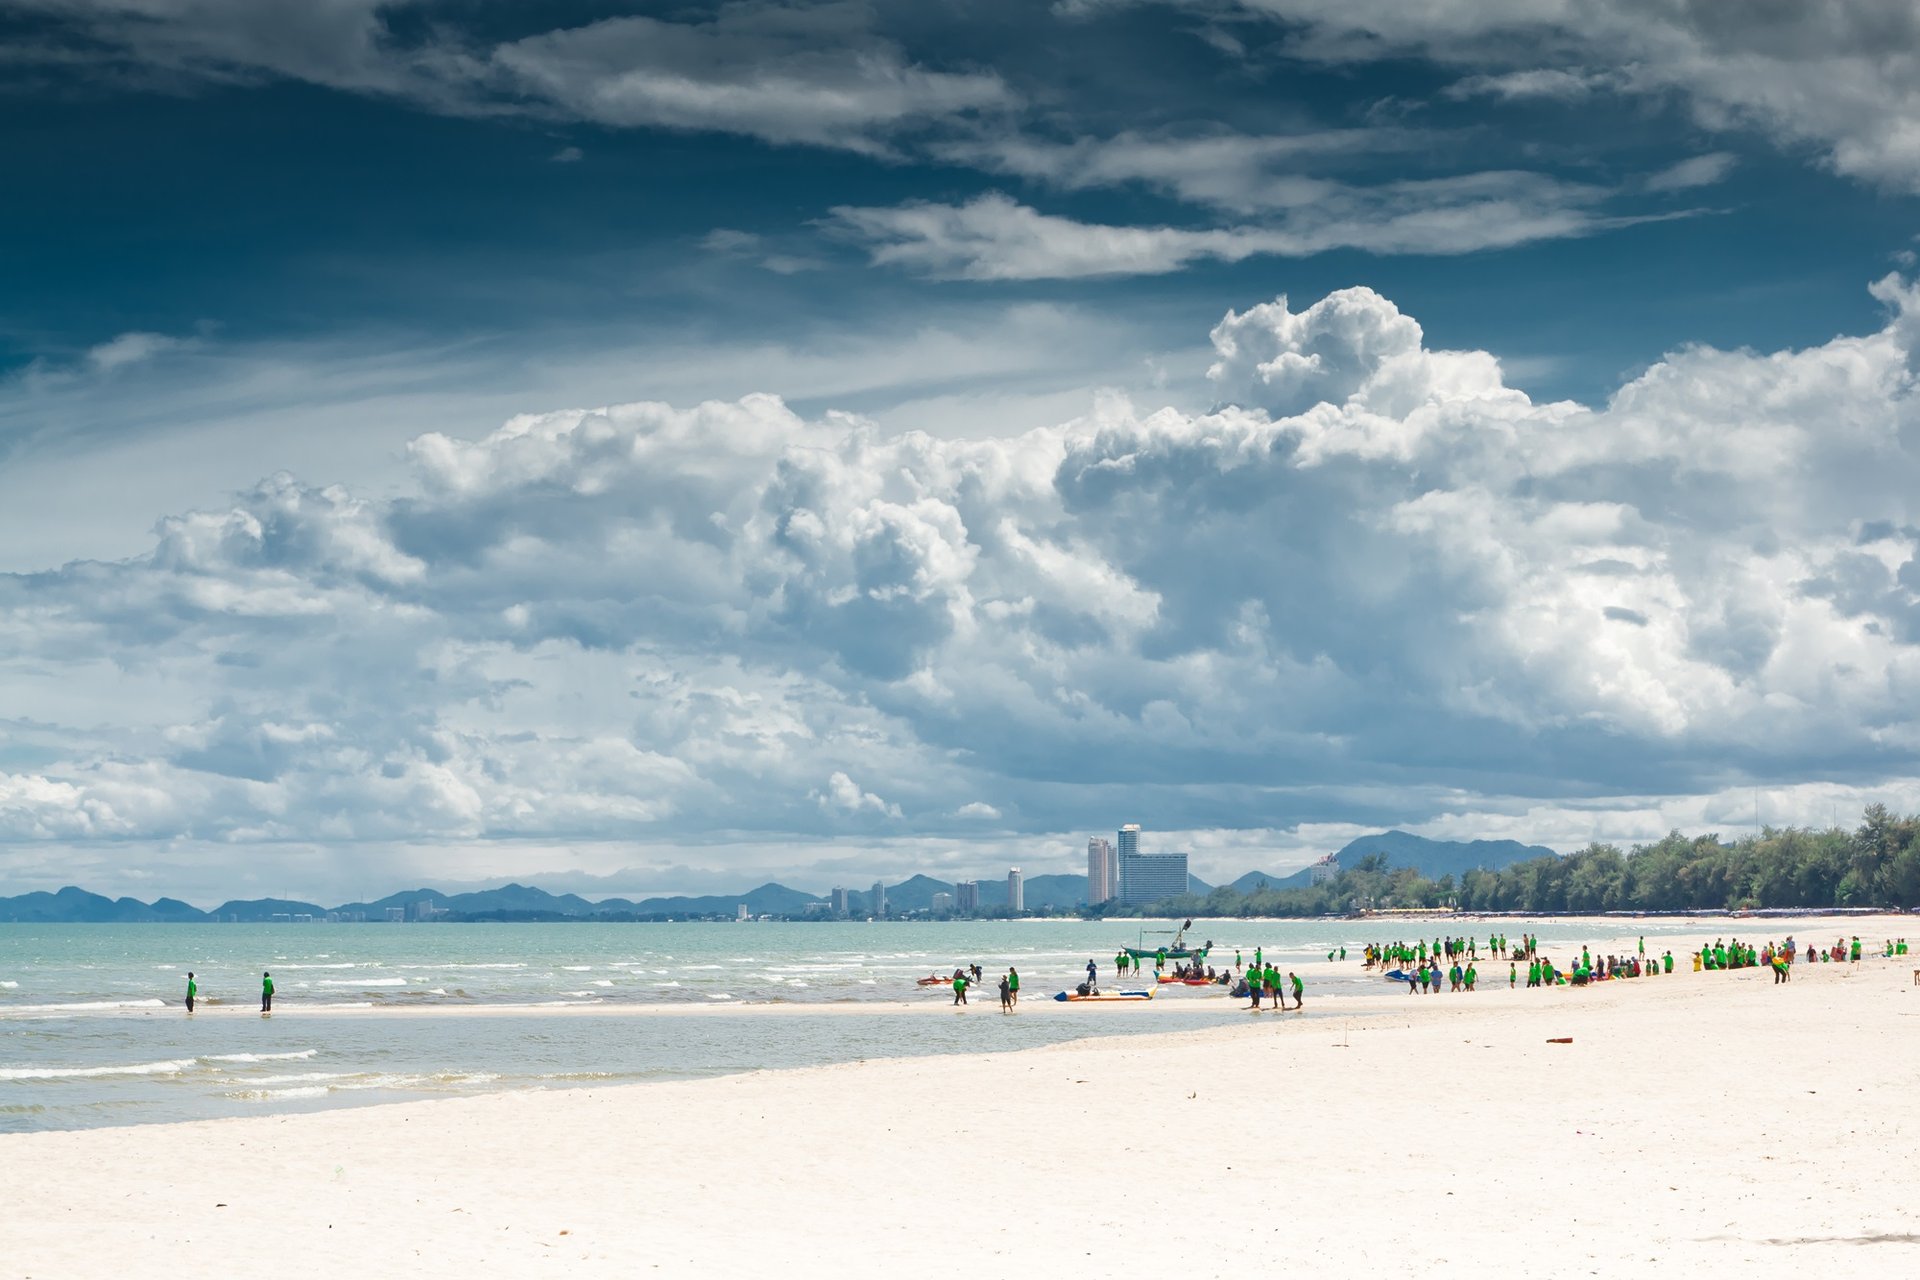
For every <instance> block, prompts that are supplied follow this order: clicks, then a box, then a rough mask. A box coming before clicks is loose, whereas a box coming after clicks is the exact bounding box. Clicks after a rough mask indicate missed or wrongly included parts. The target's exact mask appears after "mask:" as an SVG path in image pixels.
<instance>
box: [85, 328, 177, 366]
mask: <svg viewBox="0 0 1920 1280" xmlns="http://www.w3.org/2000/svg"><path fill="white" fill-rule="evenodd" d="M183 345H184V343H183V342H182V341H181V340H180V339H179V338H170V337H168V336H167V335H165V334H162V333H123V334H121V335H120V336H119V337H117V338H114V339H113V340H112V341H110V342H103V343H101V344H100V345H99V346H97V347H93V348H91V349H90V350H88V352H87V364H88V365H89V366H91V367H92V368H93V369H94V370H95V371H96V372H99V373H112V372H113V371H114V370H116V369H122V368H125V367H126V366H128V365H132V364H139V363H141V362H142V361H146V360H151V359H153V358H154V357H155V356H157V355H160V354H162V353H163V352H167V351H172V350H174V349H176V348H178V347H180V346H183Z"/></svg>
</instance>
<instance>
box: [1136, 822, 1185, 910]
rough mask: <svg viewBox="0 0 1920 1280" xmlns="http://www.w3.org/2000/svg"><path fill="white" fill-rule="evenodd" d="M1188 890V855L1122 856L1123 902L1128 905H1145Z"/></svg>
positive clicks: (1137, 854) (1138, 854) (1148, 854)
mask: <svg viewBox="0 0 1920 1280" xmlns="http://www.w3.org/2000/svg"><path fill="white" fill-rule="evenodd" d="M1122 834H1124V833H1122ZM1186 891H1187V855H1186V854H1184V853H1136V854H1134V855H1133V856H1131V857H1129V856H1127V855H1126V854H1124V853H1123V854H1121V855H1120V901H1122V902H1124V903H1126V904H1127V905H1128V906H1144V905H1146V904H1147V903H1150V902H1158V901H1160V900H1161V899H1162V898H1171V897H1173V896H1175V895H1176V894H1182V893H1185V892H1186Z"/></svg>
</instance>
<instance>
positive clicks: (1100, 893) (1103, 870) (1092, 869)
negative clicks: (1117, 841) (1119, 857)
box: [1087, 836, 1120, 907]
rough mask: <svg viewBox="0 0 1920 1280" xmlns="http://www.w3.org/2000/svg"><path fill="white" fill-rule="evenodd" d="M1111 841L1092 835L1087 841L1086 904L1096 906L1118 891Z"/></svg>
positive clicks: (1116, 871) (1115, 864) (1116, 867)
mask: <svg viewBox="0 0 1920 1280" xmlns="http://www.w3.org/2000/svg"><path fill="white" fill-rule="evenodd" d="M1114 858H1115V854H1114V851H1113V841H1111V840H1107V839H1104V838H1102V837H1100V836H1094V837H1093V838H1092V839H1090V840H1088V841H1087V905H1088V906H1090V907H1097V906H1099V905H1100V904H1101V903H1103V902H1105V901H1107V900H1108V899H1110V898H1112V897H1113V896H1114V895H1115V894H1117V893H1119V892H1120V886H1119V883H1118V882H1117V880H1116V878H1115V877H1116V875H1117V873H1118V870H1119V868H1118V865H1117V863H1116V862H1115V861H1114Z"/></svg>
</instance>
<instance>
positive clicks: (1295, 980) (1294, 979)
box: [1287, 972, 1307, 1013]
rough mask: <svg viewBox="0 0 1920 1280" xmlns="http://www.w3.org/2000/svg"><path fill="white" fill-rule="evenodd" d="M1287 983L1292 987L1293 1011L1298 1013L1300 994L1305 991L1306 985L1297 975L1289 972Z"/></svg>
mask: <svg viewBox="0 0 1920 1280" xmlns="http://www.w3.org/2000/svg"><path fill="white" fill-rule="evenodd" d="M1287 981H1288V982H1289V983H1291V984H1292V986H1293V1011H1294V1012H1295V1013H1298V1012H1300V1003H1301V1001H1300V996H1301V993H1303V992H1304V991H1306V989H1307V984H1306V983H1304V982H1302V981H1301V980H1300V975H1299V974H1297V973H1291V972H1290V973H1288V974H1287Z"/></svg>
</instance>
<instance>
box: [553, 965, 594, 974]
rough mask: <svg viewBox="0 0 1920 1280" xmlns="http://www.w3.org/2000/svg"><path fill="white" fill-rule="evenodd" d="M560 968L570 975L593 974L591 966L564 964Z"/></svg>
mask: <svg viewBox="0 0 1920 1280" xmlns="http://www.w3.org/2000/svg"><path fill="white" fill-rule="evenodd" d="M560 967H561V968H562V969H565V970H566V971H567V972H568V973H591V972H592V971H593V966H592V965H590V964H563V965H561V966H560Z"/></svg>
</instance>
